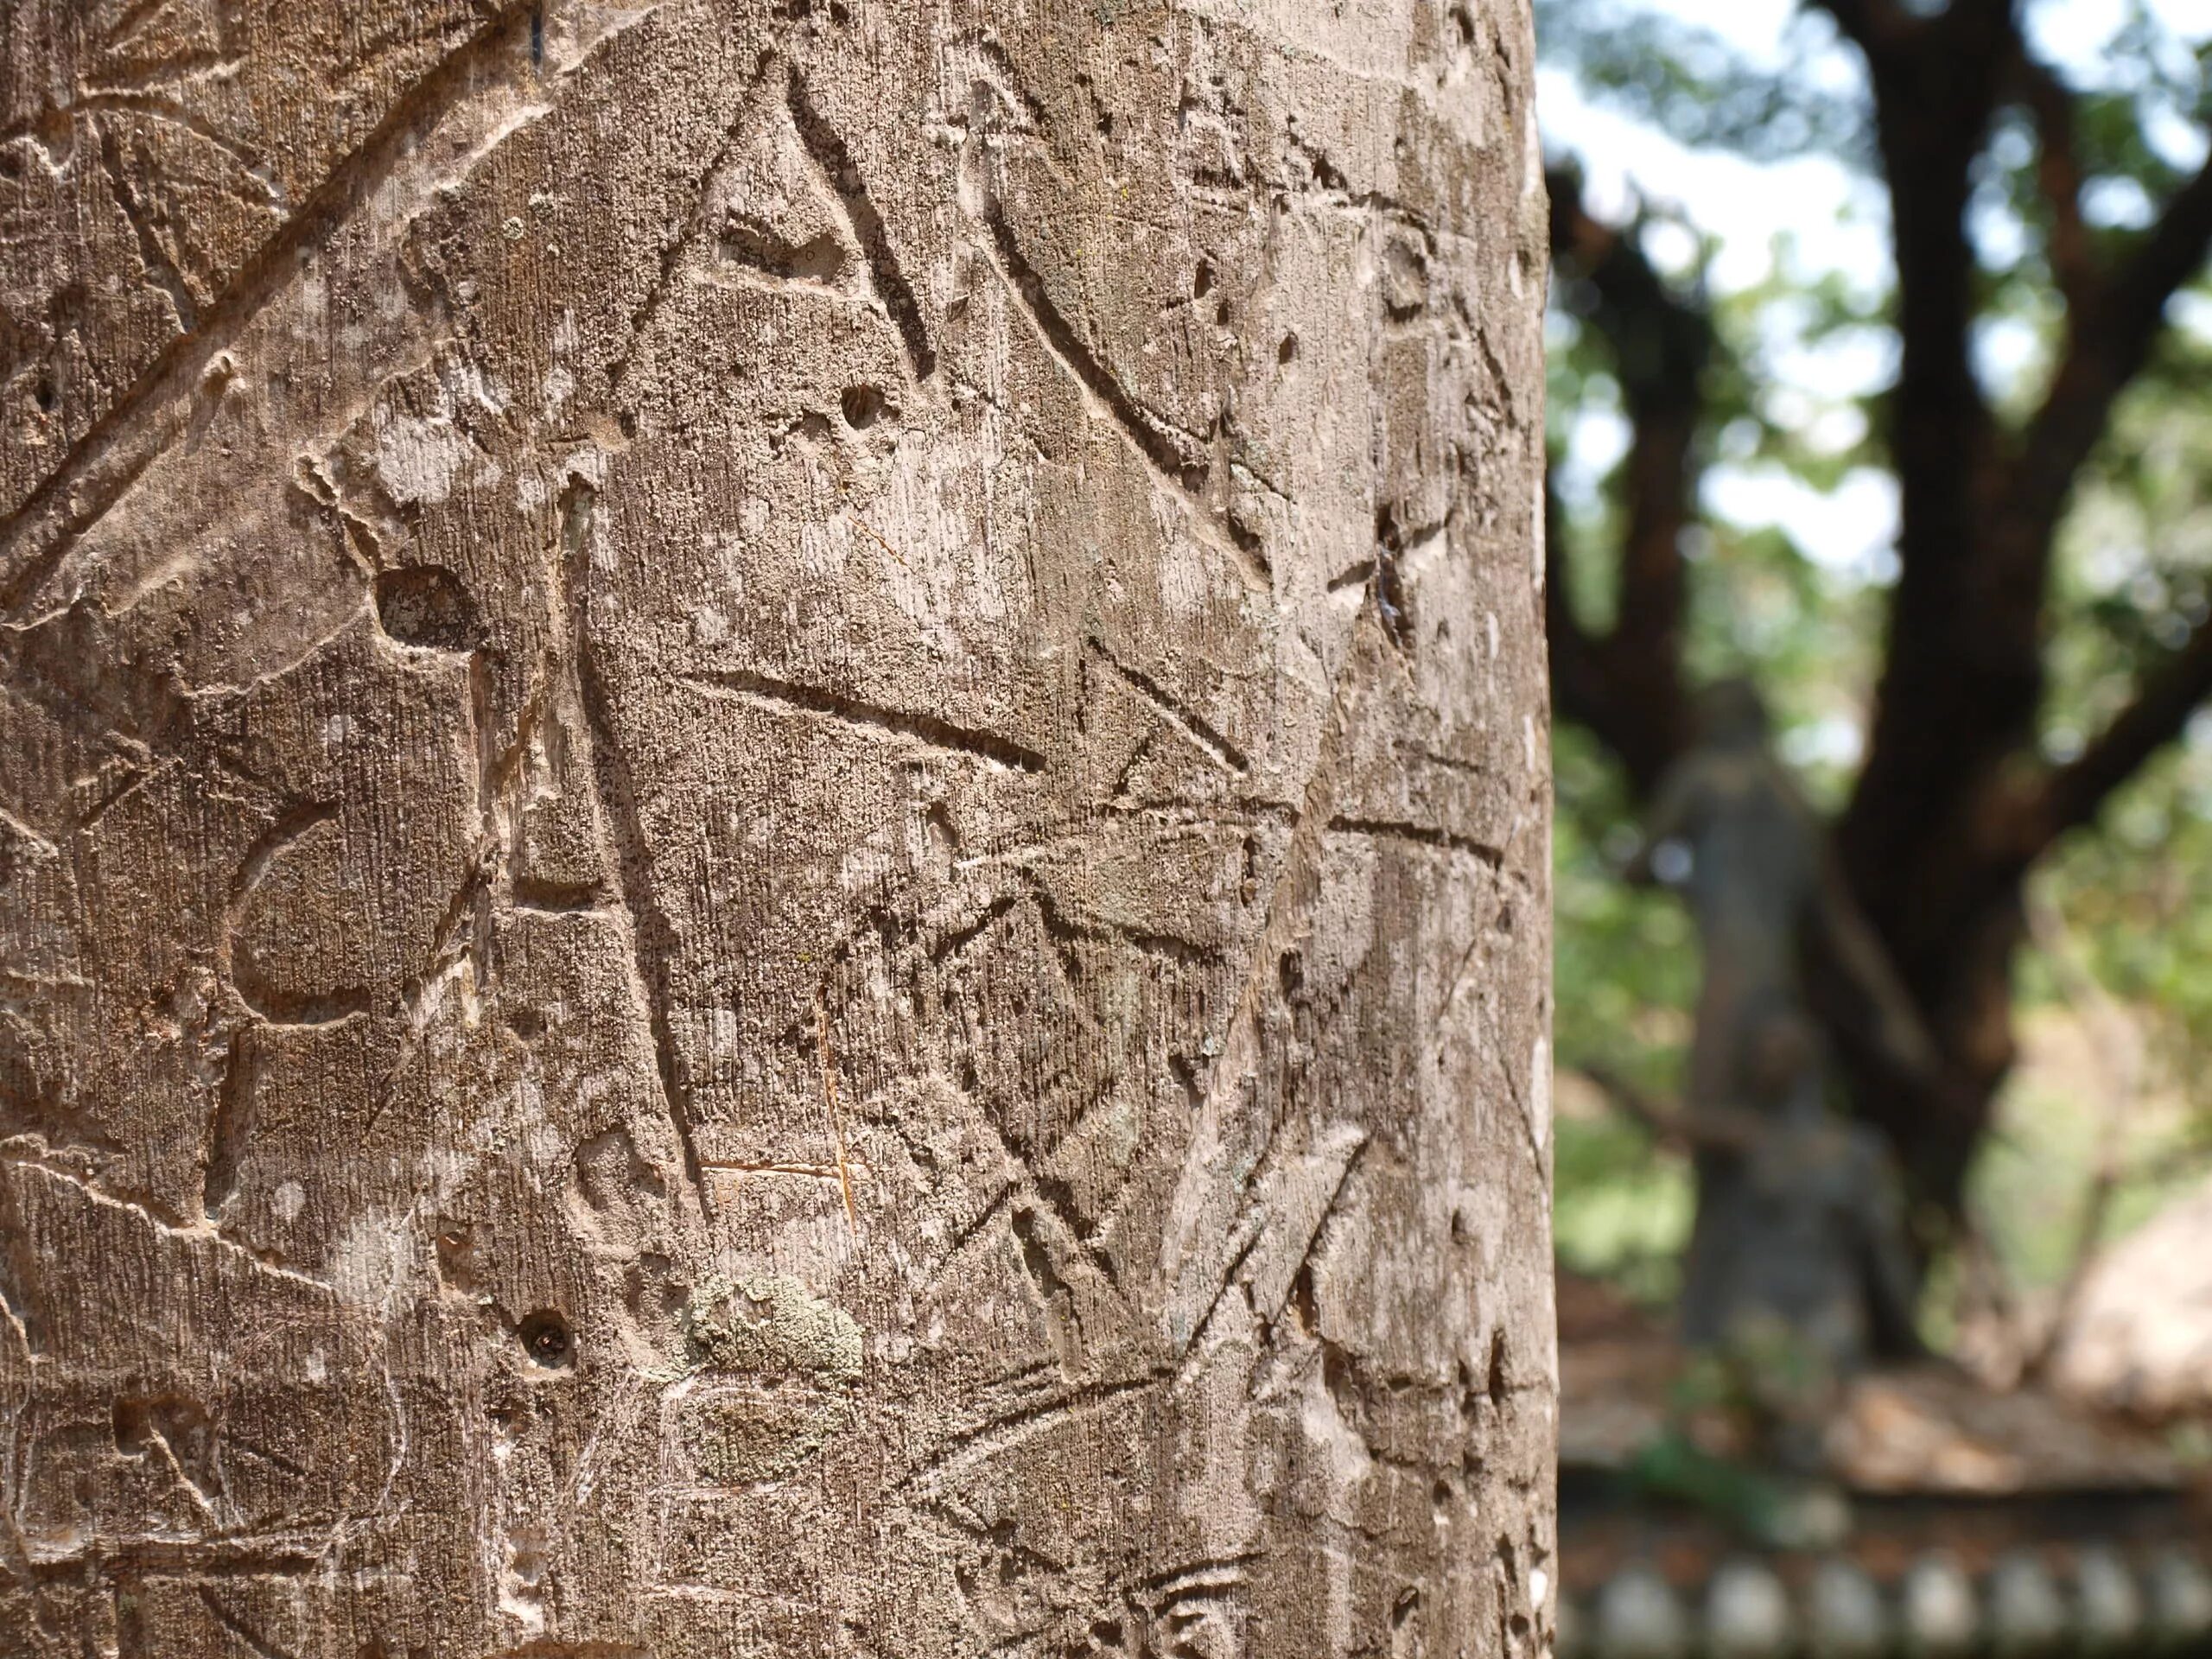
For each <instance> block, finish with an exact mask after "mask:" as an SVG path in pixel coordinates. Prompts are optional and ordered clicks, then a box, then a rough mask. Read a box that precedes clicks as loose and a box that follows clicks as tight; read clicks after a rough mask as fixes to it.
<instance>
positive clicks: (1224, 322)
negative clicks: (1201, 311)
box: [1213, 300, 1230, 328]
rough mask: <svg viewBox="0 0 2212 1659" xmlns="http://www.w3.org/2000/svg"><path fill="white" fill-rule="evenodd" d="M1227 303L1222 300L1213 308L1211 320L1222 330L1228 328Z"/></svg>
mask: <svg viewBox="0 0 2212 1659" xmlns="http://www.w3.org/2000/svg"><path fill="white" fill-rule="evenodd" d="M1229 315H1230V313H1229V302H1228V301H1227V300H1223V301H1222V302H1220V303H1218V304H1217V305H1216V306H1215V307H1214V308H1213V320H1214V321H1215V322H1216V323H1217V324H1218V325H1219V326H1220V327H1224V328H1226V327H1229Z"/></svg>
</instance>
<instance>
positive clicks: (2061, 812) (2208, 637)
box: [2017, 620, 2212, 862]
mask: <svg viewBox="0 0 2212 1659" xmlns="http://www.w3.org/2000/svg"><path fill="white" fill-rule="evenodd" d="M2208 698H2212V620H2206V621H2203V622H2200V623H2199V624H2197V626H2196V632H2194V633H2192V634H2190V637H2189V641H2188V643H2187V644H2186V645H2183V646H2182V648H2181V649H2180V650H2179V651H2177V652H2175V653H2174V654H2173V655H2172V656H2171V657H2170V658H2167V659H2166V660H2165V661H2164V663H2163V664H2160V665H2159V666H2158V668H2157V669H2156V670H2154V671H2152V673H2151V674H2150V675H2148V676H2147V677H2145V679H2144V681H2143V683H2142V684H2141V685H2140V686H2139V688H2138V689H2137V691H2136V695H2135V701H2134V702H2131V703H2129V704H2128V705H2127V707H2126V709H2122V710H2121V711H2120V714H2119V715H2116V716H2114V718H2113V721H2112V723H2111V724H2110V725H2108V726H2107V727H2106V728H2105V729H2104V731H2103V732H2102V733H2101V734H2100V735H2099V736H2098V737H2097V739H2096V741H2094V742H2093V743H2091V744H2090V745H2089V747H2088V748H2086V749H2084V750H2083V751H2082V753H2081V754H2080V755H2079V756H2078V757H2076V758H2075V760H2072V761H2070V762H2069V763H2068V764H2067V765H2065V766H2060V767H2058V768H2056V770H2055V771H2053V772H2051V773H2050V775H2049V776H2048V777H2047V778H2046V779H2044V784H2043V786H2042V788H2041V789H2040V790H2039V791H2037V795H2036V798H2035V800H2034V803H2033V804H2032V806H2031V808H2030V810H2028V811H2026V812H2024V813H2023V814H2022V815H2021V816H2020V819H2019V825H2020V832H2021V844H2020V845H2019V847H2018V849H2017V850H2018V856H2019V857H2020V858H2021V860H2022V861H2023V862H2024V861H2028V860H2031V859H2032V858H2034V857H2035V856H2036V855H2037V854H2039V853H2041V852H2043V851H2044V849H2046V848H2048V847H2049V846H2050V844H2051V843H2052V842H2055V841H2056V840H2057V839H2058V837H2059V836H2063V835H2064V834H2065V833H2066V832H2067V831H2068V830H2069V829H2079V828H2081V827H2082V825H2083V824H2086V823H2088V822H2089V821H2090V820H2091V819H2093V818H2094V817H2096V816H2097V813H2098V812H2099V811H2100V810H2101V809H2102V808H2103V806H2104V804H2105V802H2106V801H2107V799H2109V798H2111V796H2112V794H2113V791H2116V790H2118V789H2119V788H2120V785H2123V784H2125V783H2126V781H2127V780H2128V779H2130V778H2133V776H2134V775H2135V773H2136V772H2138V771H2139V770H2140V769H2141V768H2142V766H2143V765H2144V763H2145V762H2146V761H2148V760H2150V759H2151V757H2152V755H2154V754H2156V753H2158V751H2159V750H2160V749H2162V748H2164V747H2165V746H2166V745H2167V744H2169V743H2171V742H2172V741H2174V740H2175V739H2176V738H2177V737H2179V736H2180V735H2181V734H2182V731H2183V728H2185V727H2186V726H2187V725H2188V724H2189V722H2190V717H2191V716H2193V715H2195V714H2196V711H2197V709H2200V708H2202V706H2203V705H2204V702H2205V701H2206V700H2207V699H2208Z"/></svg>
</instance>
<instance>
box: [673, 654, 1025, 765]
mask: <svg viewBox="0 0 2212 1659" xmlns="http://www.w3.org/2000/svg"><path fill="white" fill-rule="evenodd" d="M683 684H685V685H687V686H689V687H690V688H691V690H694V691H696V692H699V693H700V694H701V695H702V696H709V697H736V698H740V699H742V700H744V701H747V702H765V703H768V704H770V705H772V706H774V707H777V708H779V709H798V710H801V711H802V712H804V713H807V714H814V715H825V716H827V717H828V718H829V719H831V720H835V721H838V722H839V723H841V724H842V725H845V726H849V727H856V728H860V729H861V730H863V731H866V732H868V733H870V734H885V733H887V734H890V735H892V736H894V737H901V738H906V739H909V740H911V741H914V742H918V743H925V744H927V745H928V746H929V747H931V748H933V749H942V750H944V751H945V752H947V753H951V754H957V755H964V756H966V757H968V758H969V759H971V760H983V761H987V762H988V763H989V764H990V765H992V766H1002V767H1004V768H1005V769H1006V770H1007V771H1009V772H1042V771H1044V770H1045V757H1044V756H1043V755H1041V754H1039V753H1037V752H1036V751H1035V750H1034V749H1030V748H1025V747H1022V746H1021V745H1020V744H1019V743H1015V742H1014V741H1010V740H1009V739H1007V738H1003V737H1001V736H1000V735H998V734H997V733H995V732H986V731H981V730H977V729H976V728H972V727H966V726H956V725H954V724H953V723H952V722H951V721H947V720H939V719H938V717H937V716H936V715H924V714H912V713H908V712H906V711H905V710H903V709H886V708H884V707H882V706H881V705H880V704H876V703H868V702H861V701H860V699H858V698H857V697H849V696H845V695H844V694H843V693H842V692H837V691H831V690H827V689H826V688H824V687H822V686H816V685H801V684H798V683H796V682H794V681H791V680H779V679H773V678H771V677H769V676H767V675H766V674H756V673H754V672H753V671H751V670H749V669H721V670H717V671H712V672H709V673H705V674H687V675H684V676H683Z"/></svg>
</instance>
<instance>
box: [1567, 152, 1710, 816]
mask: <svg viewBox="0 0 2212 1659" xmlns="http://www.w3.org/2000/svg"><path fill="white" fill-rule="evenodd" d="M1550 184H1551V189H1552V251H1553V257H1554V261H1555V263H1556V264H1557V267H1558V269H1559V270H1560V273H1561V274H1562V276H1564V277H1567V279H1568V280H1569V282H1570V283H1572V284H1573V285H1575V286H1577V287H1579V288H1580V289H1582V290H1584V293H1585V297H1584V299H1583V302H1582V303H1581V305H1580V310H1581V311H1582V313H1583V315H1584V317H1585V320H1586V321H1587V322H1588V323H1589V324H1590V326H1591V327H1592V328H1594V329H1595V330H1596V331H1597V332H1598V334H1599V335H1600V337H1602V338H1603V339H1604V340H1605V343H1606V345H1607V346H1609V347H1610V348H1611V353H1612V357H1613V366H1614V372H1615V376H1616V378H1618V381H1619V383H1620V387H1621V393H1622V398H1623V401H1624V403H1625V404H1627V407H1628V417H1629V426H1630V445H1629V453H1628V458H1627V460H1626V461H1625V462H1624V464H1623V467H1622V490H1623V503H1622V505H1623V507H1624V517H1625V518H1626V534H1625V537H1624V541H1623V543H1622V547H1621V554H1620V563H1619V571H1618V584H1617V589H1616V592H1617V604H1616V607H1615V611H1616V621H1615V623H1614V626H1613V628H1612V630H1611V632H1610V633H1608V634H1607V635H1605V638H1604V639H1591V638H1590V637H1589V636H1588V635H1587V634H1586V632H1584V631H1582V630H1580V628H1575V629H1574V632H1573V634H1571V635H1569V636H1567V642H1568V645H1569V650H1570V656H1569V658H1567V661H1566V662H1565V663H1564V664H1561V666H1563V667H1564V668H1565V669H1566V670H1567V675H1566V676H1565V677H1560V679H1559V681H1558V683H1559V689H1560V700H1561V707H1562V709H1564V710H1566V712H1567V713H1568V714H1569V715H1570V717H1572V718H1575V719H1578V720H1580V721H1583V722H1584V723H1586V724H1587V725H1588V726H1590V727H1591V728H1592V730H1593V731H1595V732H1596V733H1597V734H1598V736H1599V739H1600V740H1601V741H1604V742H1605V744H1606V745H1607V747H1610V748H1611V749H1612V750H1613V751H1614V752H1615V753H1617V754H1618V756H1619V757H1620V759H1621V760H1622V762H1623V763H1624V765H1625V766H1627V768H1628V772H1629V776H1630V781H1631V782H1632V783H1633V784H1634V785H1635V787H1636V789H1637V791H1638V792H1639V793H1642V792H1646V791H1649V790H1650V789H1651V788H1652V787H1653V786H1654V785H1656V784H1657V782H1658V780H1659V776H1660V774H1661V773H1662V772H1664V771H1665V770H1666V767H1667V764H1668V762H1669V761H1670V760H1673V758H1674V757H1675V754H1676V753H1679V752H1680V750H1681V745H1682V742H1683V740H1684V737H1685V734H1686V728H1687V709H1686V706H1685V700H1684V697H1683V694H1682V684H1681V632H1682V620H1683V612H1684V608H1685V606H1686V603H1687V598H1688V582H1687V575H1686V572H1685V570H1684V568H1683V563H1682V553H1681V542H1682V536H1683V533H1684V531H1687V530H1688V528H1689V526H1690V525H1691V524H1693V523H1694V521H1695V514H1696V495H1697V467H1696V462H1695V449H1696V444H1697V440H1698V435H1699V431H1700V427H1701V425H1702V423H1703V420H1704V415H1705V391H1704V376H1705V368H1706V365H1707V361H1708V360H1709V359H1710V358H1711V356H1712V350H1713V329H1712V324H1711V323H1710V321H1708V320H1707V317H1706V316H1705V314H1704V313H1703V312H1702V311H1700V310H1699V309H1697V308H1695V307H1694V306H1692V305H1690V304H1688V303H1687V302H1684V301H1683V300H1682V299H1681V298H1680V297H1679V296H1677V295H1676V294H1675V292H1674V291H1673V289H1671V288H1670V287H1669V285H1668V283H1667V282H1666V279H1665V278H1663V277H1661V276H1660V274H1659V273H1658V272H1657V271H1656V270H1654V269H1653V268H1652V266H1651V264H1650V262H1649V260H1647V259H1646V258H1645V257H1644V256H1643V250H1642V249H1641V248H1640V247H1639V246H1638V245H1637V241H1636V238H1634V237H1633V236H1632V235H1629V234H1625V233H1624V232H1619V231H1617V230H1615V229H1614V228H1613V227H1612V226H1609V225H1606V224H1604V223H1603V222H1601V221H1600V220H1599V219H1596V218H1594V217H1593V216H1592V215H1591V214H1590V213H1588V212H1587V211H1586V209H1585V208H1584V207H1583V206H1582V200H1581V193H1580V188H1579V185H1578V181H1576V180H1575V179H1574V177H1573V175H1571V174H1567V173H1564V172H1560V173H1555V174H1554V175H1553V176H1552V178H1551V180H1550ZM1557 540H1558V537H1557V534H1556V515H1555V514H1554V543H1556V542H1557ZM1551 604H1552V611H1553V616H1554V626H1558V625H1559V623H1560V621H1561V620H1564V621H1565V622H1566V623H1567V625H1568V626H1573V617H1572V615H1571V610H1572V607H1571V606H1570V605H1569V603H1568V602H1567V598H1566V595H1565V590H1564V588H1563V586H1562V585H1561V584H1559V583H1557V582H1554V587H1553V592H1552V600H1551ZM1575 652H1579V653H1580V655H1579V657H1578V656H1576V655H1574V654H1573V653H1575Z"/></svg>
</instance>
